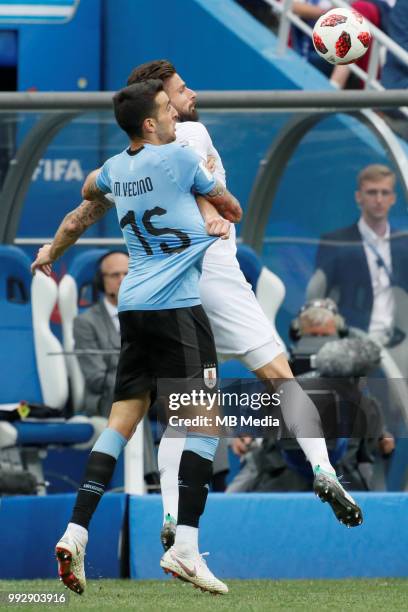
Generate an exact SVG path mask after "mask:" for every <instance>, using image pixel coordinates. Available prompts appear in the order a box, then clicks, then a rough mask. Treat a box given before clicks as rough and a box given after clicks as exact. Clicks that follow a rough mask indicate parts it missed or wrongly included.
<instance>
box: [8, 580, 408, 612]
mask: <svg viewBox="0 0 408 612" xmlns="http://www.w3.org/2000/svg"><path fill="white" fill-rule="evenodd" d="M226 582H227V583H228V586H229V588H230V593H229V594H228V595H218V596H212V595H210V594H209V593H201V591H198V590H196V589H194V588H193V587H192V586H191V585H189V584H183V583H181V582H180V581H177V580H175V579H169V580H168V581H140V582H139V581H135V580H90V581H89V582H88V586H87V591H86V593H85V594H84V595H82V596H78V595H75V593H71V592H70V591H66V590H65V589H64V588H63V587H62V585H61V584H60V583H59V582H58V581H57V580H21V581H20V580H0V593H1V599H0V609H13V608H14V609H17V608H18V609H25V610H41V611H43V610H47V609H48V610H51V609H53V610H58V609H60V610H66V609H67V608H69V609H71V610H98V609H104V608H110V609H111V610H122V609H124V608H125V609H134V610H137V611H139V610H152V611H153V610H154V611H160V612H161V611H163V610H186V611H188V612H194V611H195V610H199V611H202V612H205V611H207V610H209V611H210V610H211V612H216V611H217V610H234V612H235V611H236V610H238V611H242V612H244V611H252V610H257V611H258V610H260V611H261V610H265V611H269V610H289V611H291V610H313V609H314V610H317V611H318V612H321V611H322V610H330V611H332V610H339V611H340V610H342V611H343V610H364V611H367V610H373V611H377V610H378V611H380V610H381V611H382V610H393V611H394V610H407V601H408V581H407V580H403V579H389V578H382V579H375V580H374V579H369V580H227V581H226ZM34 592H41V593H57V592H58V593H69V598H68V603H67V604H66V605H62V604H50V605H45V604H31V605H30V604H20V605H18V606H17V605H7V599H6V596H7V593H34Z"/></svg>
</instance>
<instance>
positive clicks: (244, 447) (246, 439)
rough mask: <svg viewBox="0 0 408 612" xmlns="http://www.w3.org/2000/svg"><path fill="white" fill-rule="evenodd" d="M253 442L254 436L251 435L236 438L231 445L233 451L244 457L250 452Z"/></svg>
mask: <svg viewBox="0 0 408 612" xmlns="http://www.w3.org/2000/svg"><path fill="white" fill-rule="evenodd" d="M251 442H252V438H251V437H250V436H243V437H242V438H234V439H233V440H232V445H231V448H232V452H233V453H234V454H235V455H238V457H243V456H244V455H245V454H246V453H247V452H248V450H249V446H250V444H251Z"/></svg>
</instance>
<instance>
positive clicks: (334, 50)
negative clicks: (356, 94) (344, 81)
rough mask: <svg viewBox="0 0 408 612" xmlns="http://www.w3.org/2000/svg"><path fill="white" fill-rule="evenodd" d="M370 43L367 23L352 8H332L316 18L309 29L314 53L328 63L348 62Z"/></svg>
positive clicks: (358, 56) (354, 59)
mask: <svg viewBox="0 0 408 612" xmlns="http://www.w3.org/2000/svg"><path fill="white" fill-rule="evenodd" d="M370 42H371V33H370V28H369V26H368V22H367V20H366V19H364V17H363V16H362V15H360V13H358V12H357V11H355V10H354V9H352V8H349V9H348V8H334V9H331V10H330V11H328V12H327V13H325V14H324V15H322V16H321V17H319V19H318V20H317V21H316V23H315V26H314V28H313V44H314V48H315V49H316V51H317V53H318V54H319V55H320V57H322V58H323V59H325V60H326V61H327V62H329V63H330V64H352V63H353V62H355V61H357V60H358V59H359V58H360V57H362V56H363V55H364V53H366V52H367V49H368V47H369V46H370Z"/></svg>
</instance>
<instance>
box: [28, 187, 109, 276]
mask: <svg viewBox="0 0 408 612" xmlns="http://www.w3.org/2000/svg"><path fill="white" fill-rule="evenodd" d="M105 200H106V202H101V201H97V202H96V201H88V200H85V201H83V202H81V204H80V205H79V206H78V207H77V208H75V209H74V210H72V211H71V212H69V213H68V214H67V215H66V216H65V217H64V219H63V220H62V222H61V224H60V226H59V228H58V229H57V232H56V234H55V236H54V239H53V241H52V243H51V244H45V245H44V246H42V247H41V248H40V249H39V250H38V253H37V257H36V259H35V261H34V262H33V263H32V264H31V272H32V273H33V274H35V272H36V270H41V272H44V274H47V276H49V275H50V274H51V266H52V264H53V263H54V261H57V259H59V257H61V255H63V253H65V251H66V250H67V249H68V248H69V247H71V246H72V245H73V244H75V242H76V241H77V240H78V238H79V237H80V236H81V235H82V234H83V233H84V232H85V230H86V229H87V228H88V227H90V226H91V225H93V224H94V223H96V222H97V221H99V219H102V217H103V216H104V215H105V213H106V212H107V210H108V209H109V208H111V207H112V206H113V202H111V201H110V200H107V199H106V198H105Z"/></svg>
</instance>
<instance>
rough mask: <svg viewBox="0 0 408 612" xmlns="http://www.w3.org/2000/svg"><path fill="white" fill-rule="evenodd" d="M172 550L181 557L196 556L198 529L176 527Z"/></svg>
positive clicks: (182, 526)
mask: <svg viewBox="0 0 408 612" xmlns="http://www.w3.org/2000/svg"><path fill="white" fill-rule="evenodd" d="M174 548H175V550H176V552H177V554H178V555H181V556H182V557H192V556H193V557H196V556H198V555H199V552H198V529H197V528H196V527H188V526H187V525H177V531H176V540H175V542H174Z"/></svg>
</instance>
